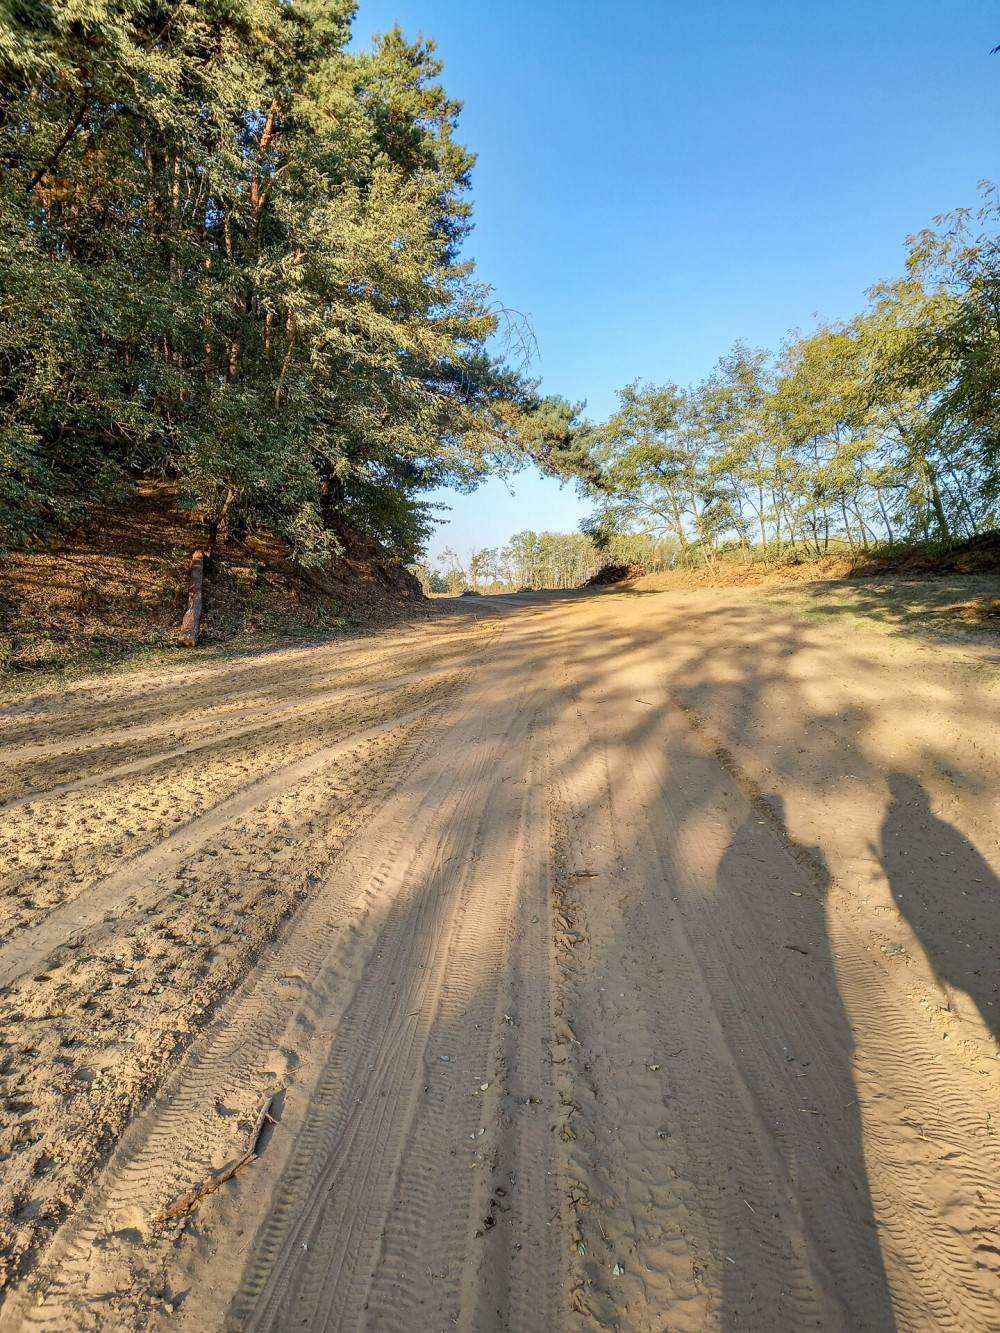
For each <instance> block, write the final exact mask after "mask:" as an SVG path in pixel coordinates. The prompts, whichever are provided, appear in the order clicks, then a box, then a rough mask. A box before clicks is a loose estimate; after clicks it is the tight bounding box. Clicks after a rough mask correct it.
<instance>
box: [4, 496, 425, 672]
mask: <svg viewBox="0 0 1000 1333" xmlns="http://www.w3.org/2000/svg"><path fill="white" fill-rule="evenodd" d="M174 501H175V495H174V492H173V491H172V489H171V488H170V487H168V486H165V485H163V484H145V485H142V486H140V487H139V488H137V491H136V495H135V498H134V501H133V502H132V503H131V504H130V505H128V506H127V508H125V509H124V510H122V511H117V512H116V511H113V510H111V509H109V508H100V507H95V508H94V509H93V510H92V512H91V514H90V516H89V519H88V523H87V526H86V527H85V528H80V529H77V530H75V531H73V532H70V533H68V534H66V536H65V538H64V539H62V540H61V541H60V543H59V545H58V547H50V548H49V549H38V550H34V551H29V552H19V553H17V554H15V555H12V556H9V557H7V558H6V559H5V560H3V561H2V562H0V687H2V688H5V689H6V690H9V689H10V688H12V687H13V688H15V689H16V688H17V682H18V681H19V680H20V681H23V680H24V678H25V677H26V676H30V677H31V678H32V688H35V687H37V685H38V684H39V683H40V678H43V677H45V676H52V675H53V673H55V674H56V675H57V676H59V677H61V676H64V675H66V674H67V673H70V674H75V673H79V672H80V671H82V670H93V669H94V668H95V667H106V666H109V665H114V664H118V663H122V662H134V661H136V660H137V659H138V658H140V657H148V656H150V655H153V656H154V657H157V658H162V657H164V656H171V655H173V654H175V653H178V654H179V653H180V652H182V651H183V650H178V649H176V648H175V647H174V637H175V633H176V630H177V626H178V625H179V623H180V619H181V616H182V614H183V611H184V607H185V605H186V601H187V580H188V569H189V563H190V557H191V552H192V551H193V550H196V549H198V548H199V547H202V546H203V545H204V543H205V534H204V529H203V527H202V525H201V524H200V523H199V522H197V521H195V520H192V519H191V518H190V517H189V516H188V515H186V514H184V513H182V512H180V511H178V510H177V508H176V505H175V503H174ZM422 602H423V599H422V598H421V597H420V596H419V594H417V593H415V592H414V591H413V588H412V585H410V584H408V582H407V580H406V578H405V577H404V574H403V571H402V567H401V566H399V565H398V564H394V563H393V562H392V561H391V560H389V559H388V558H387V557H386V555H385V553H384V552H382V551H380V550H379V548H378V547H376V546H375V545H374V543H370V542H368V543H365V542H364V541H362V540H360V539H358V538H356V537H352V536H348V537H347V538H346V545H345V552H344V555H343V557H342V558H340V559H339V560H337V561H335V562H331V564H330V566H329V567H328V568H326V569H324V570H323V571H322V572H321V573H320V574H318V575H316V576H315V577H314V578H313V579H311V580H307V579H305V578H304V577H303V576H302V575H301V573H300V572H299V571H297V570H296V569H295V568H294V567H293V565H292V564H291V562H290V560H289V558H288V549H287V547H286V546H284V545H283V543H281V542H280V541H277V540H275V539H273V538H250V539H248V540H247V541H246V542H244V543H238V544H236V543H234V544H230V545H227V546H225V547H222V548H220V550H219V551H218V553H217V555H216V558H215V560H214V561H213V568H212V570H211V573H210V577H209V578H208V580H207V581H206V597H205V615H204V619H203V638H202V643H203V645H204V647H206V648H207V649H209V650H210V651H211V652H213V653H218V652H219V651H222V650H233V649H238V648H240V647H259V646H261V645H262V644H265V643H268V642H277V641H281V640H284V639H288V638H302V637H310V636H316V635H321V634H329V633H332V632H345V631H348V630H350V629H353V628H359V627H362V626H372V625H382V624H387V623H389V622H390V621H392V620H395V619H398V618H399V617H400V616H401V615H405V614H412V613H413V611H419V610H420V609H423V606H422ZM423 605H424V606H425V605H426V604H423Z"/></svg>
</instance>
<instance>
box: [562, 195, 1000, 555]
mask: <svg viewBox="0 0 1000 1333" xmlns="http://www.w3.org/2000/svg"><path fill="white" fill-rule="evenodd" d="M998 218H1000V208H998V203H997V197H996V192H995V191H994V190H993V188H992V187H989V188H988V190H987V195H986V201H985V204H984V207H983V208H982V209H981V210H980V212H979V214H978V215H977V220H978V222H979V223H980V224H986V225H985V230H981V231H979V232H976V233H974V231H973V226H972V224H973V219H972V217H971V215H970V214H968V213H964V212H963V213H957V214H955V215H953V216H951V217H948V218H941V219H938V229H937V230H936V231H928V232H924V233H922V234H921V235H920V236H918V237H915V238H913V240H912V242H911V255H910V260H909V264H908V272H907V275H906V277H905V278H902V279H899V280H897V281H896V282H891V283H883V284H881V285H879V286H877V287H875V288H873V289H872V291H871V292H870V293H869V304H868V307H867V309H866V310H865V311H864V312H863V313H861V314H860V315H858V316H857V317H856V318H855V319H853V320H851V321H849V322H847V323H844V324H837V325H820V326H819V327H818V328H817V329H816V330H815V332H813V333H811V334H809V335H807V336H804V337H803V336H794V337H791V338H789V340H788V341H787V342H786V343H785V345H784V346H783V347H782V348H781V350H780V352H779V354H778V355H777V356H772V355H770V354H769V353H767V352H763V351H757V350H753V349H750V348H748V347H746V346H745V345H744V344H737V346H736V347H735V349H734V350H733V352H732V353H731V354H730V355H728V356H725V357H723V358H722V359H721V360H720V361H719V363H718V366H717V368H716V370H715V372H714V373H713V374H712V375H711V376H710V377H709V378H708V379H707V380H706V381H705V382H704V383H703V384H700V385H698V386H696V387H694V388H692V389H688V390H683V391H682V390H680V389H678V388H677V386H675V385H672V384H667V385H663V386H656V385H648V384H647V385H641V384H638V383H633V384H630V385H628V386H627V387H626V388H625V389H623V390H622V391H621V393H620V395H619V398H620V407H619V410H618V411H617V412H615V413H614V414H613V415H612V416H611V417H610V418H609V419H608V420H607V421H606V422H604V423H602V424H600V425H598V426H584V427H583V428H582V429H580V430H579V431H578V432H577V434H576V447H577V450H578V452H579V451H583V452H584V453H585V455H586V466H584V467H577V468H576V469H575V470H576V474H577V477H578V480H579V484H580V487H581V489H582V490H583V491H584V493H586V494H589V495H590V496H592V497H593V498H594V499H595V501H596V502H597V508H596V512H595V516H594V524H595V525H596V529H597V530H600V531H602V532H616V531H625V532H628V531H633V530H635V529H637V528H638V529H640V530H646V531H649V532H651V533H654V534H662V535H669V536H670V537H671V538H672V539H673V540H674V541H676V542H677V544H678V547H679V553H678V558H679V559H680V560H681V561H687V560H692V559H696V560H708V561H711V560H713V559H715V558H716V557H717V556H718V555H719V554H721V553H723V552H726V551H729V550H732V549H734V548H737V549H740V550H742V551H743V552H744V553H745V554H753V555H755V556H763V557H764V558H771V557H774V556H777V557H779V558H780V557H785V556H796V555H799V554H816V555H822V554H823V553H824V552H826V551H828V550H830V549H840V548H841V546H842V545H846V546H848V547H851V548H854V547H862V548H867V547H870V546H872V545H874V544H877V543H879V542H885V541H888V542H890V543H891V542H899V541H913V540H923V541H933V542H949V541H953V540H956V539H963V538H968V537H974V536H976V535H977V534H979V533H980V532H982V531H984V530H987V529H989V528H992V527H994V526H996V525H997V523H998V521H1000V428H998V424H997V423H998V420H1000V314H998V312H1000V240H998V239H997V235H996V233H997V221H998Z"/></svg>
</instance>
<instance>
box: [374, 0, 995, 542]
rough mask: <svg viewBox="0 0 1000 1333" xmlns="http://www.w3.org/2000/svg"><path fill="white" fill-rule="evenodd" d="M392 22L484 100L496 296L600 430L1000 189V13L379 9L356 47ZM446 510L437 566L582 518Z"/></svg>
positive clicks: (591, 5)
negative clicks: (991, 186)
mask: <svg viewBox="0 0 1000 1333" xmlns="http://www.w3.org/2000/svg"><path fill="white" fill-rule="evenodd" d="M396 21H398V22H399V23H400V24H401V25H402V27H403V30H404V32H406V34H407V35H408V36H415V35H416V34H417V33H418V32H422V33H423V34H424V35H425V36H428V37H433V38H435V40H436V41H437V43H438V46H439V53H440V55H441V57H442V58H443V60H444V61H445V73H444V76H443V78H444V83H445V86H446V87H447V89H448V91H449V92H450V93H451V95H452V96H454V97H457V98H459V99H460V100H462V101H464V103H465V111H464V113H463V117H462V138H463V140H464V141H465V142H466V143H468V144H469V145H470V146H471V147H472V148H473V149H474V151H475V152H477V153H478V155H479V161H478V166H477V169H476V173H475V180H474V196H475V200H476V228H475V231H474V232H473V234H472V237H471V239H470V242H469V253H470V255H471V256H472V257H474V258H475V259H476V261H477V265H478V269H479V275H480V277H481V278H482V279H483V280H484V281H487V282H489V283H491V284H492V285H493V286H494V287H495V288H496V293H497V296H498V298H499V299H500V300H501V301H502V302H503V303H504V304H505V305H508V306H511V307H513V308H515V309H517V310H520V311H523V312H525V313H526V314H528V315H530V317H531V321H532V324H533V327H534V330H535V333H536V336H537V339H538V344H539V359H538V362H537V365H536V367H535V372H536V373H537V374H539V375H541V376H542V379H543V386H544V389H545V391H547V392H553V393H561V394H563V395H564V396H566V397H568V398H571V399H586V400H587V402H588V408H587V411H588V415H590V416H592V417H595V418H599V417H602V416H605V415H607V413H608V412H609V411H611V410H612V409H613V407H614V404H615V390H616V389H618V388H620V387H621V386H622V385H624V384H626V383H628V382H629V381H630V380H632V379H635V378H640V379H649V380H654V381H658V382H662V381H665V380H675V381H677V382H679V383H682V384H683V383H688V382H690V381H694V380H698V379H700V378H701V377H702V376H704V375H705V374H707V373H708V371H709V370H710V369H711V367H712V365H713V364H714V362H715V361H716V360H717V359H718V357H719V356H720V355H722V354H723V353H725V352H726V351H727V350H728V349H729V348H730V347H731V346H732V344H733V343H734V342H735V341H736V339H737V338H745V339H747V340H748V341H749V342H751V343H753V344H757V345H761V346H770V347H773V346H776V345H777V344H778V342H780V340H781V338H782V336H783V335H784V334H785V332H786V331H787V330H789V329H791V328H807V327H808V326H809V325H810V324H811V322H812V320H813V317H814V316H815V315H817V314H818V315H820V316H822V317H823V318H838V317H842V316H848V315H851V314H853V313H854V312H855V311H856V310H858V309H859V308H860V307H861V305H862V304H863V301H864V291H865V289H866V288H867V287H869V286H871V285H872V284H873V283H874V282H877V281H878V280H880V279H881V278H885V277H889V276H892V275H893V274H896V273H898V272H899V271H900V269H901V266H902V262H903V257H904V244H903V243H904V239H905V237H906V236H907V235H908V234H910V233H912V232H914V231H916V230H918V229H919V228H921V227H923V226H925V225H927V224H928V223H929V222H930V221H931V219H932V218H933V217H934V215H935V214H938V213H942V212H946V211H949V210H951V209H953V208H955V207H958V206H959V205H963V204H972V203H974V202H975V198H976V184H977V182H978V181H980V180H982V179H984V178H990V179H993V178H996V177H997V176H998V175H1000V169H998V166H997V152H998V134H997V131H998V120H997V101H998V94H1000V55H997V56H990V54H989V51H990V48H991V47H992V46H995V45H997V44H998V43H1000V4H998V3H996V0H979V2H978V3H973V0H906V3H903V2H902V0H866V2H865V3H861V2H860V0H837V3H832V0H830V2H828V3H816V2H815V0H811V2H810V0H757V3H755V4H752V5H750V4H747V3H746V0H742V2H741V3H736V0H618V3H614V4H612V3H611V0H574V3H569V0H502V2H497V0H492V2H489V3H488V2H487V0H361V3H360V5H359V11H358V18H357V20H356V24H355V34H356V39H357V40H359V41H360V40H366V39H367V37H368V35H369V34H370V33H372V32H373V31H376V30H383V29H385V28H387V27H391V26H392V24H393V23H394V22H396ZM508 488H509V489H508ZM509 490H512V491H513V492H514V494H513V496H512V495H511V494H510V493H509ZM439 498H441V499H444V500H446V501H447V503H449V504H450V505H451V506H452V513H451V517H450V522H449V523H448V525H447V526H445V527H442V528H441V529H439V532H438V534H437V536H436V537H435V538H434V540H433V541H432V543H431V553H432V554H433V553H434V552H436V551H439V550H440V549H441V548H442V547H443V546H445V545H451V546H454V547H456V548H457V549H459V550H462V551H465V550H467V549H468V548H469V547H470V546H471V545H477V546H482V545H496V544H498V543H502V541H503V540H504V538H505V537H507V536H508V535H509V534H510V533H511V532H515V531H518V530H520V529H522V528H528V527H531V528H535V529H541V528H549V529H557V530H562V531H571V530H573V529H575V527H576V526H577V523H578V521H579V519H580V517H581V516H582V515H583V514H584V513H586V512H587V506H585V505H583V504H581V502H579V501H578V500H577V499H576V497H575V496H574V494H573V492H572V490H571V489H570V488H568V487H567V488H564V489H562V490H560V488H559V487H558V485H557V484H556V483H554V482H552V481H550V480H543V479H542V478H540V477H538V475H537V474H533V473H529V472H525V473H521V474H519V475H518V476H515V477H513V478H511V479H510V480H509V482H508V483H507V486H505V485H504V484H503V483H502V482H500V481H492V482H490V483H489V484H487V485H486V486H484V487H482V488H481V489H480V490H479V491H478V492H477V493H476V494H474V495H472V496H461V495H445V496H441V497H439Z"/></svg>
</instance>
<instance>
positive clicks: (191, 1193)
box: [153, 1093, 278, 1222]
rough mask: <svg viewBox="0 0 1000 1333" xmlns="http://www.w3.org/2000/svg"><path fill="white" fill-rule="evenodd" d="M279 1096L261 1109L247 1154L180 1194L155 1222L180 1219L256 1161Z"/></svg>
mask: <svg viewBox="0 0 1000 1333" xmlns="http://www.w3.org/2000/svg"><path fill="white" fill-rule="evenodd" d="M277 1095H278V1094H277V1093H273V1094H272V1095H271V1096H270V1097H268V1099H267V1101H266V1102H265V1103H264V1105H263V1106H262V1107H261V1108H260V1114H259V1115H258V1117H257V1123H256V1124H255V1125H254V1127H253V1132H252V1133H251V1135H250V1141H249V1143H248V1144H247V1148H246V1152H245V1153H244V1154H243V1155H242V1157H237V1159H236V1161H235V1162H230V1164H229V1165H228V1166H227V1167H224V1168H223V1170H221V1171H219V1172H217V1173H216V1174H215V1175H214V1176H209V1177H208V1178H207V1179H206V1180H203V1181H202V1182H201V1184H200V1185H195V1187H194V1189H193V1190H188V1191H187V1193H186V1194H179V1195H178V1196H177V1198H176V1199H175V1200H174V1201H173V1203H172V1204H170V1205H169V1206H168V1207H167V1208H164V1210H163V1212H162V1213H160V1214H159V1215H158V1216H157V1217H154V1218H153V1221H154V1222H169V1221H170V1219H171V1218H173V1217H180V1215H181V1213H186V1212H188V1211H189V1210H190V1209H191V1208H193V1207H194V1206H195V1204H196V1203H200V1202H201V1200H202V1199H204V1198H206V1197H207V1196H208V1195H209V1194H214V1193H215V1191H216V1190H217V1189H218V1188H219V1186H220V1185H224V1184H225V1183H226V1181H227V1180H231V1179H232V1178H233V1176H235V1175H236V1172H237V1171H239V1170H240V1168H241V1167H244V1166H246V1164H247V1163H248V1162H252V1161H254V1160H255V1159H256V1157H257V1143H258V1140H259V1139H260V1136H261V1133H262V1131H263V1129H264V1122H265V1121H266V1120H270V1121H271V1123H272V1125H273V1124H274V1123H275V1120H274V1117H273V1116H270V1115H268V1112H269V1111H270V1109H271V1103H272V1102H273V1101H274V1098H275V1097H276V1096H277Z"/></svg>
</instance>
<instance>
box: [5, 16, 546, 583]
mask: <svg viewBox="0 0 1000 1333" xmlns="http://www.w3.org/2000/svg"><path fill="white" fill-rule="evenodd" d="M353 8H354V4H353V0H180V2H179V3H178V0H3V2H2V4H0V170H2V171H3V176H4V180H3V189H2V191H0V264H2V268H3V273H4V280H3V294H2V305H0V401H2V408H3V410H2V414H0V544H4V545H8V546H9V545H11V544H13V543H17V542H25V541H30V540H32V539H33V538H36V537H38V536H39V535H42V534H44V533H45V532H46V531H48V530H51V529H52V528H53V527H55V526H58V525H59V524H62V523H65V522H67V521H68V520H69V519H71V518H72V516H73V514H74V513H75V512H76V510H77V508H78V507H79V506H80V504H81V503H85V502H86V501H87V500H88V499H92V498H104V499H107V498H110V497H114V495H115V494H116V492H117V490H118V489H120V488H121V487H122V486H123V485H124V484H125V483H126V482H127V481H128V480H129V479H130V478H132V477H134V476H135V475H136V474H146V475H149V474H152V475H161V476H164V477H168V478H172V479H174V480H176V482H177V483H178V486H179V487H180V490H181V494H182V497H183V502H184V503H185V504H187V505H188V506H190V507H191V508H193V509H196V510H197V511H198V512H199V513H200V514H202V515H203V517H204V519H205V521H206V523H207V524H208V526H209V529H210V530H211V531H212V532H213V533H214V532H215V531H217V530H218V528H219V525H220V524H222V523H225V524H227V525H228V526H229V527H230V528H231V529H232V530H234V531H247V530H250V529H252V528H255V527H264V528H268V529H270V530H272V531H277V532H280V533H282V534H283V535H285V536H286V537H287V538H288V539H289V540H290V541H291V542H292V544H293V546H294V549H295V551H296V554H297V556H298V557H299V559H301V560H305V561H308V560H310V559H314V558H316V557H317V556H318V555H322V553H323V552H324V551H325V550H326V549H328V547H329V546H330V544H331V542H333V541H335V533H336V529H337V524H338V522H340V521H343V520H349V521H350V522H352V523H354V524H357V525H361V526H364V527H366V528H368V529H369V530H371V531H372V532H374V533H375V534H376V535H378V536H379V537H380V538H382V539H383V540H384V541H386V542H387V543H388V544H389V545H390V546H391V547H392V548H393V549H395V550H396V551H397V552H398V553H399V554H400V555H402V556H404V557H412V555H413V554H414V553H415V551H416V550H417V548H418V547H419V545H420V543H421V541H422V539H423V537H424V535H425V533H426V532H427V530H428V510H427V507H426V505H424V504H423V502H422V501H421V498H420V497H421V495H422V493H423V492H424V491H426V490H427V489H428V488H430V487H432V486H435V485H438V484H441V483H444V482H450V483H454V484H456V485H459V486H462V485H468V484H471V483H472V482H474V481H475V479H476V478H477V477H478V476H480V475H482V473H483V472H484V470H485V469H486V468H487V467H488V466H490V464H491V463H494V462H495V461H496V460H497V459H498V458H500V459H505V460H507V461H514V462H515V463H516V461H517V460H518V459H519V458H521V457H523V450H524V448H525V447H528V448H537V449H538V450H539V452H540V454H541V455H544V454H545V453H546V452H547V451H548V450H550V449H552V448H558V447H559V444H560V440H561V439H562V438H563V437H564V436H565V431H566V411H565V410H563V409H562V408H560V406H559V405H558V404H556V406H555V408H554V415H553V409H552V407H551V406H550V405H547V404H545V403H544V402H543V401H542V400H541V399H539V397H538V396H537V393H536V390H535V387H534V386H533V385H532V384H530V383H528V382H526V381H525V380H524V379H523V377H522V376H521V375H519V374H517V373H515V372H514V371H512V370H511V369H510V368H508V367H507V366H505V365H502V364H501V363H500V362H499V361H498V360H497V359H496V358H495V357H494V356H492V355H491V354H490V352H489V350H488V341H489V339H490V336H491V334H492V333H493V332H494V330H495V328H496V324H497V312H496V306H495V303H494V302H493V299H492V295H491V292H490V290H489V289H488V288H487V287H486V286H484V285H483V284H482V283H480V282H478V281H477V280H476V278H475V274H474V272H473V268H472V265H471V264H470V263H469V262H467V261H465V260H464V259H463V258H462V254H461V246H462V242H463V240H464V239H465V237H466V235H467V233H468V231H469V227H470V213H471V205H470V201H469V183H470V174H471V171H472V167H473V157H472V155H471V154H470V153H469V152H468V150H467V149H465V148H464V147H463V146H462V145H461V144H460V143H459V142H458V140H457V138H456V128H457V121H458V115H459V111H460V107H459V105H458V103H456V102H455V101H454V100H452V99H451V98H449V96H448V95H447V93H446V92H445V90H444V88H443V86H442V84H441V82H440V74H441V65H440V62H439V61H438V60H437V58H436V55H435V51H434V46H433V43H431V42H424V41H416V42H410V41H408V40H406V39H405V38H404V36H403V34H402V33H401V32H400V31H399V29H398V28H397V29H394V30H393V31H391V32H389V33H386V34H384V35H383V36H381V37H379V38H377V39H376V41H375V43H374V46H373V47H372V49H370V50H368V51H364V52H360V53H352V52H351V51H349V50H348V48H347V42H348V38H349V35H350V22H351V18H352V14H353ZM566 410H568V405H566Z"/></svg>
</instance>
